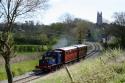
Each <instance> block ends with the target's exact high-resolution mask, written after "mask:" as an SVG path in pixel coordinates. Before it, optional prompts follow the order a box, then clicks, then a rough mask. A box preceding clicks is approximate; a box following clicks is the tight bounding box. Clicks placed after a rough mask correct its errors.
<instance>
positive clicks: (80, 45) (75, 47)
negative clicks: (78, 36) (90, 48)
mask: <svg viewBox="0 0 125 83" xmlns="http://www.w3.org/2000/svg"><path fill="white" fill-rule="evenodd" d="M85 46H87V45H84V44H79V45H73V46H68V47H62V48H58V49H60V50H64V51H66V50H72V49H77V48H80V47H85Z"/></svg>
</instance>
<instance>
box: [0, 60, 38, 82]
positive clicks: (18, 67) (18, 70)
mask: <svg viewBox="0 0 125 83" xmlns="http://www.w3.org/2000/svg"><path fill="white" fill-rule="evenodd" d="M37 64H38V60H31V61H24V62H20V63H15V64H12V66H11V68H12V73H13V75H14V76H18V75H22V74H24V73H26V72H30V71H32V70H33V69H34V68H35V66H36V65H37ZM5 79H7V77H6V73H5V69H4V66H2V67H0V80H5Z"/></svg>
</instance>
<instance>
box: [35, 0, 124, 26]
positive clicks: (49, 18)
mask: <svg viewBox="0 0 125 83" xmlns="http://www.w3.org/2000/svg"><path fill="white" fill-rule="evenodd" d="M124 8H125V0H50V1H49V8H48V9H47V10H46V11H44V13H43V12H42V13H41V14H39V15H37V17H36V18H37V19H34V20H35V21H39V22H41V23H43V24H51V23H53V22H58V21H61V20H60V17H61V16H62V15H64V14H66V13H69V14H71V15H73V16H74V17H76V18H82V19H86V20H89V21H91V22H96V16H97V11H102V14H103V18H104V19H106V20H109V21H112V20H113V17H112V16H113V13H114V12H123V11H124Z"/></svg>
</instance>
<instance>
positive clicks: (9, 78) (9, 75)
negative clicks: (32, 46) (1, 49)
mask: <svg viewBox="0 0 125 83" xmlns="http://www.w3.org/2000/svg"><path fill="white" fill-rule="evenodd" d="M5 68H6V73H7V78H8V83H13V76H12V72H11V68H10V63H9V61H7V60H5Z"/></svg>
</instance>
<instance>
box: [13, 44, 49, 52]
mask: <svg viewBox="0 0 125 83" xmlns="http://www.w3.org/2000/svg"><path fill="white" fill-rule="evenodd" d="M47 49H48V47H47V46H46V45H44V46H42V45H16V46H15V50H16V51H17V52H41V51H46V50H47Z"/></svg>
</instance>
